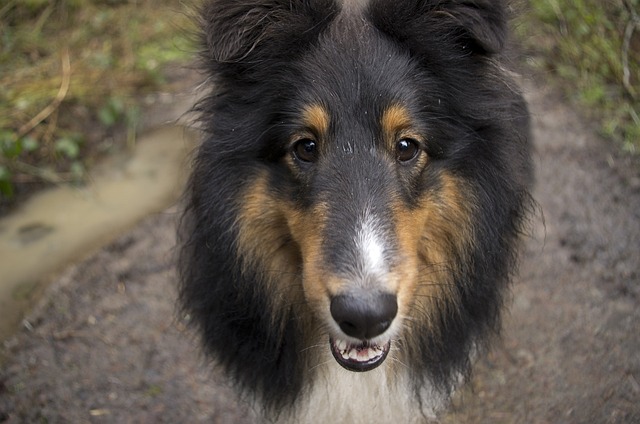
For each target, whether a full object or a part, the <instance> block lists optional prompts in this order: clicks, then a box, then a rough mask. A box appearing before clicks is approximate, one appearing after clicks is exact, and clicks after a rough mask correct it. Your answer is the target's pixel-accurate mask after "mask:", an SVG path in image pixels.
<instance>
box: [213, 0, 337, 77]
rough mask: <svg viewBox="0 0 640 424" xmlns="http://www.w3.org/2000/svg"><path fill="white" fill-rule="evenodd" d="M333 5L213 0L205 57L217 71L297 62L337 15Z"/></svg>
mask: <svg viewBox="0 0 640 424" xmlns="http://www.w3.org/2000/svg"><path fill="white" fill-rule="evenodd" d="M337 12H338V7H337V5H336V3H335V1H334V0H297V1H292V0H241V1H238V0H208V1H205V4H204V5H203V7H202V12H201V16H202V22H201V31H202V33H203V34H202V41H203V44H204V47H205V51H204V52H203V56H204V59H205V61H206V62H208V64H209V65H213V66H214V69H215V70H218V71H221V70H222V71H223V70H224V69H225V68H232V69H233V70H235V71H237V70H246V69H248V68H254V67H261V66H268V65H269V63H276V62H277V61H279V60H283V59H284V58H287V59H289V60H290V59H292V58H293V57H295V55H296V54H297V53H299V52H300V51H302V49H303V48H304V47H306V46H307V45H308V44H309V43H310V42H312V41H313V40H314V39H315V38H316V37H317V36H318V34H319V33H320V32H321V31H322V30H323V29H325V28H326V26H327V25H328V23H329V22H331V20H332V19H333V17H334V16H335V15H336V14H337Z"/></svg>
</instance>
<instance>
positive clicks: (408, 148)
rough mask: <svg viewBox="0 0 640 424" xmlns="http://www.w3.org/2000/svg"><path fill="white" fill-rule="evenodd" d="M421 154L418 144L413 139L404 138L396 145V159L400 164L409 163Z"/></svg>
mask: <svg viewBox="0 0 640 424" xmlns="http://www.w3.org/2000/svg"><path fill="white" fill-rule="evenodd" d="M418 152H420V146H419V145H418V142H417V141H416V140H414V139H412V138H402V139H400V140H398V142H397V143H396V159H397V160H398V162H409V161H411V160H412V159H413V158H415V157H416V156H417V155H418Z"/></svg>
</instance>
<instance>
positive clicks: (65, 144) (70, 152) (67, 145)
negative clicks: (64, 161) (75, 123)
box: [55, 137, 80, 159]
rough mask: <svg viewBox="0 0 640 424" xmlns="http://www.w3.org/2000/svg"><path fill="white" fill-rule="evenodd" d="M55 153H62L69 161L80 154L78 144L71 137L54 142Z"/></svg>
mask: <svg viewBox="0 0 640 424" xmlns="http://www.w3.org/2000/svg"><path fill="white" fill-rule="evenodd" d="M55 149H56V152H59V153H62V154H63V155H65V156H66V157H68V158H69V159H75V158H77V157H78V155H79V154H80V145H79V143H78V142H77V141H76V140H74V139H72V138H71V137H64V138H61V139H59V140H57V141H56V143H55Z"/></svg>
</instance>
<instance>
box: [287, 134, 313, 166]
mask: <svg viewBox="0 0 640 424" xmlns="http://www.w3.org/2000/svg"><path fill="white" fill-rule="evenodd" d="M292 152H293V155H294V156H295V157H296V159H298V160H301V161H302V162H315V161H316V160H317V159H318V145H317V143H316V142H315V141H314V140H312V139H310V138H303V139H300V140H298V141H296V142H295V143H294V145H293V149H292Z"/></svg>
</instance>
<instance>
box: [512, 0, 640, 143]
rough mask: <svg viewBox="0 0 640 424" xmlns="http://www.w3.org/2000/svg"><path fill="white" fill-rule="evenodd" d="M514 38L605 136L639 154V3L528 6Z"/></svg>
mask: <svg viewBox="0 0 640 424" xmlns="http://www.w3.org/2000/svg"><path fill="white" fill-rule="evenodd" d="M525 1H526V3H525V4H524V5H523V7H522V13H521V14H520V15H519V17H518V18H517V19H516V24H515V30H516V36H517V38H518V40H519V41H520V43H521V44H522V46H523V48H524V50H525V51H524V53H525V55H528V56H529V57H530V58H531V59H532V60H529V63H531V64H533V66H534V67H536V68H537V70H538V71H542V75H544V76H550V77H557V80H556V83H557V87H558V88H559V89H560V90H561V91H562V92H563V94H564V95H565V96H566V97H567V98H568V99H569V100H572V101H575V102H576V104H577V105H580V106H582V110H583V113H586V114H587V115H588V116H589V117H590V118H592V119H594V120H595V121H597V122H598V123H599V128H600V132H601V135H603V136H604V137H606V138H608V139H611V140H613V141H614V142H616V143H618V145H619V148H621V149H623V150H624V151H626V152H629V153H631V154H638V153H640V116H639V115H640V0H525Z"/></svg>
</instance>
